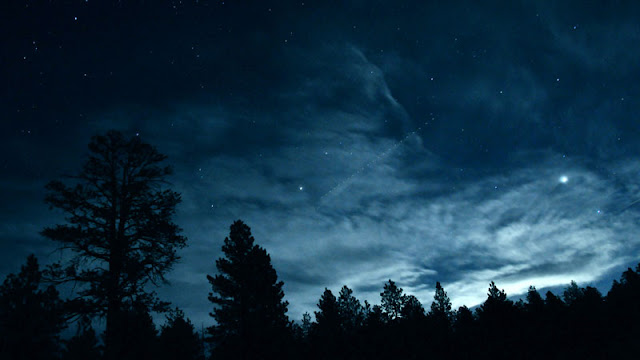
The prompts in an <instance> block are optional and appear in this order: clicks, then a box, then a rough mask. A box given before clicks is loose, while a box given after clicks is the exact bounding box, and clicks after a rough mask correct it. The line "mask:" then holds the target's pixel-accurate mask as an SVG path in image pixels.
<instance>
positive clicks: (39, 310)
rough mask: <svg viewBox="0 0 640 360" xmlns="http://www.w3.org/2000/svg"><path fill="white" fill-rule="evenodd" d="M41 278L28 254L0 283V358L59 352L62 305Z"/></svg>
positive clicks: (46, 356) (48, 355)
mask: <svg viewBox="0 0 640 360" xmlns="http://www.w3.org/2000/svg"><path fill="white" fill-rule="evenodd" d="M41 281H42V273H41V271H40V268H39V265H38V260H37V259H36V257H35V256H34V255H29V257H28V258H27V263H26V264H25V265H23V266H22V267H21V269H20V272H19V273H18V274H17V275H15V274H9V275H8V276H7V278H6V279H5V280H4V282H3V283H2V285H0V359H7V360H13V359H36V360H37V359H50V358H52V357H55V355H57V353H58V352H59V350H60V348H59V341H60V340H59V334H60V331H61V330H63V329H64V328H66V322H65V320H66V319H65V309H64V304H63V302H62V301H61V300H60V298H59V295H58V291H57V290H56V289H55V288H54V287H53V286H51V285H49V286H47V287H46V288H45V287H43V286H42V284H41Z"/></svg>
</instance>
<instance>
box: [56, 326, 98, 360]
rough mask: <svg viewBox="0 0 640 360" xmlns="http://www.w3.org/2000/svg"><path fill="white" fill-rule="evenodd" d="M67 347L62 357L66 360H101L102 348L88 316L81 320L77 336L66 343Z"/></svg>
mask: <svg viewBox="0 0 640 360" xmlns="http://www.w3.org/2000/svg"><path fill="white" fill-rule="evenodd" d="M65 345H66V346H65V351H64V353H63V357H62V358H63V359H64V360H84V359H100V358H101V357H102V347H101V346H100V345H99V342H98V337H97V335H96V332H95V330H94V329H93V327H92V326H91V319H90V318H89V317H88V316H82V317H81V318H80V320H79V321H78V329H77V332H76V334H75V335H74V336H73V337H72V338H71V339H69V340H67V341H65Z"/></svg>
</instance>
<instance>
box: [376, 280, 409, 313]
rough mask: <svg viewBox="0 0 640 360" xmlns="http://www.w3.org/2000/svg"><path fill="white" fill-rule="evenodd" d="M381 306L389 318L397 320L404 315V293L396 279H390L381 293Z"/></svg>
mask: <svg viewBox="0 0 640 360" xmlns="http://www.w3.org/2000/svg"><path fill="white" fill-rule="evenodd" d="M380 299H381V305H380V306H381V308H382V310H383V311H384V313H385V314H386V316H387V318H388V319H389V320H396V319H398V318H399V317H400V316H401V315H402V307H403V305H404V300H405V297H404V294H403V293H402V288H399V287H398V286H397V285H396V283H395V282H394V281H392V280H391V279H389V281H388V282H387V283H385V284H384V288H383V290H382V292H381V293H380Z"/></svg>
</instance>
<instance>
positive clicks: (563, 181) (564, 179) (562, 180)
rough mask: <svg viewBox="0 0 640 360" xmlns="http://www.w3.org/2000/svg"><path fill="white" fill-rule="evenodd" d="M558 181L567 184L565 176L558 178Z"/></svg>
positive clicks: (567, 180) (567, 179)
mask: <svg viewBox="0 0 640 360" xmlns="http://www.w3.org/2000/svg"><path fill="white" fill-rule="evenodd" d="M558 180H559V181H560V182H561V183H563V184H566V183H567V182H569V178H568V177H567V176H566V175H562V176H560V178H559V179H558Z"/></svg>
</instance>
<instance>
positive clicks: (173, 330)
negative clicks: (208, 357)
mask: <svg viewBox="0 0 640 360" xmlns="http://www.w3.org/2000/svg"><path fill="white" fill-rule="evenodd" d="M159 340H160V342H159V350H160V351H159V356H160V359H167V360H172V359H184V360H199V359H201V355H202V348H201V347H202V343H201V342H200V335H198V333H197V332H196V329H195V327H194V326H193V324H192V323H191V320H189V319H187V318H185V316H184V312H183V311H182V310H180V309H178V308H175V309H174V310H173V311H171V312H170V313H169V314H168V315H167V322H166V324H164V325H163V326H162V328H161V329H160V336H159Z"/></svg>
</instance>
